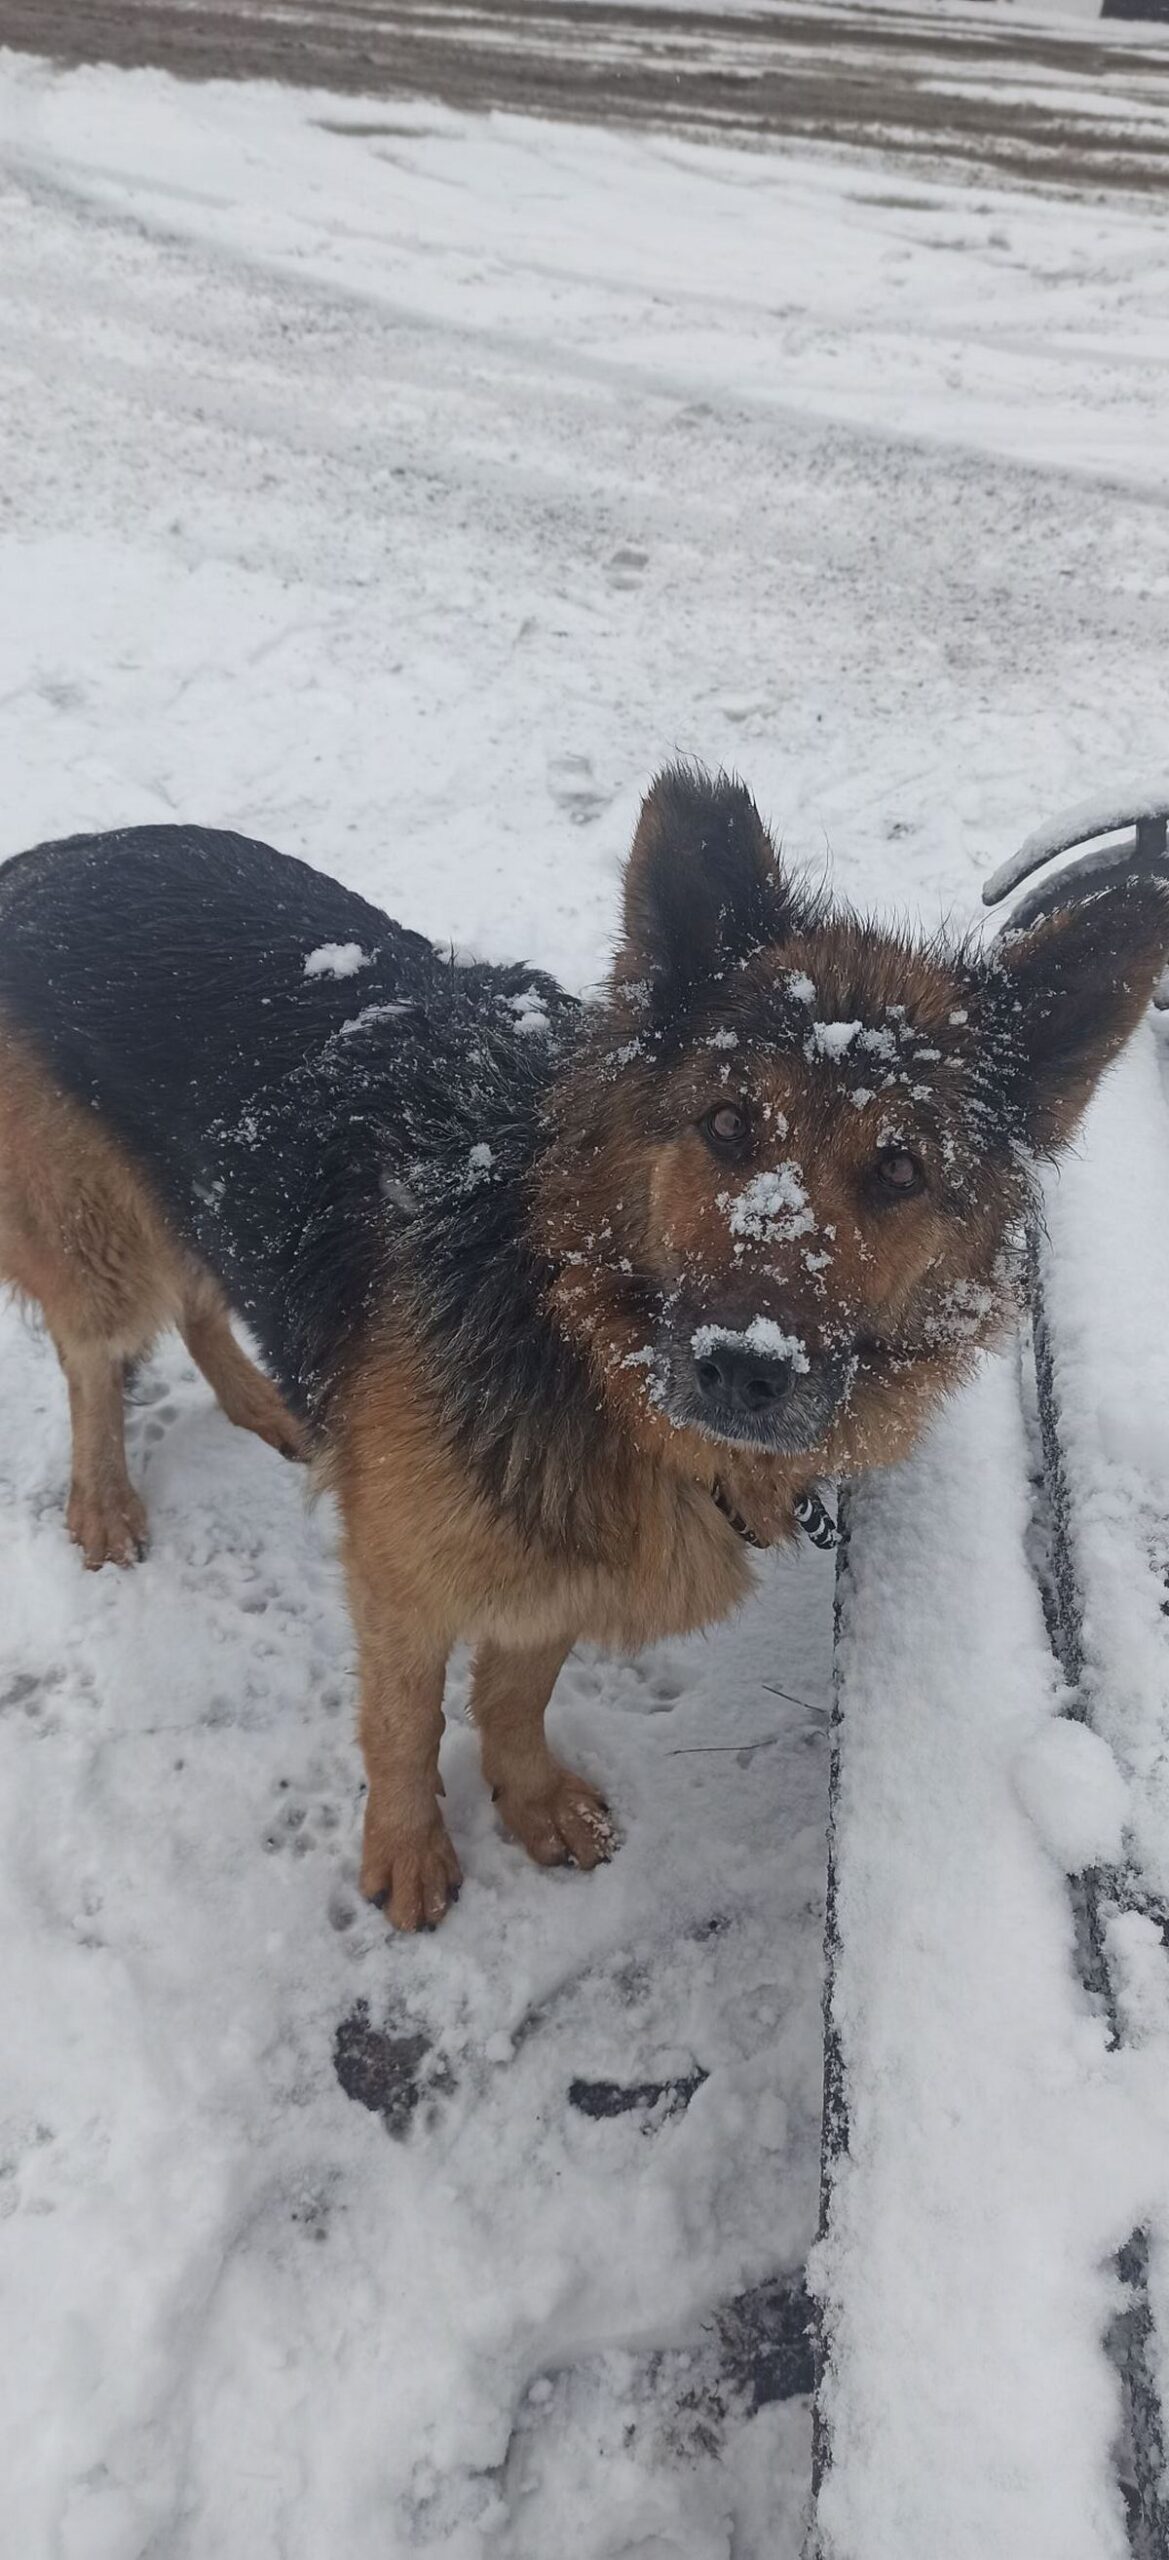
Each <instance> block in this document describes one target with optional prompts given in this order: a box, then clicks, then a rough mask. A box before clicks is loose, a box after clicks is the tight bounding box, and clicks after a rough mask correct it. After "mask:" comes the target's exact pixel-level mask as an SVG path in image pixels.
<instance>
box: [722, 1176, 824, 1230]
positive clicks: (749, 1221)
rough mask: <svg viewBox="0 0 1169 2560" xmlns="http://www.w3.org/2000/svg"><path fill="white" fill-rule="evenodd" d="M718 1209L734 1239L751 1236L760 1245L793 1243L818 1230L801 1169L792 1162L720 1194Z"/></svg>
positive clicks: (752, 1177)
mask: <svg viewBox="0 0 1169 2560" xmlns="http://www.w3.org/2000/svg"><path fill="white" fill-rule="evenodd" d="M718 1205H719V1207H720V1209H722V1210H724V1211H725V1213H726V1221H727V1225H728V1227H729V1228H730V1231H731V1234H732V1235H733V1236H740V1237H743V1236H750V1237H753V1238H754V1239H755V1241H756V1242H757V1243H763V1244H780V1243H786V1242H790V1240H791V1239H792V1238H793V1237H795V1236H804V1235H809V1234H811V1233H812V1232H813V1230H814V1228H815V1223H816V1222H815V1219H814V1217H813V1215H812V1208H811V1203H810V1201H809V1199H808V1195H807V1192H806V1191H805V1189H804V1185H803V1182H802V1180H801V1178H800V1168H799V1166H798V1165H797V1164H793V1163H791V1162H790V1161H789V1162H787V1163H786V1164H778V1165H768V1166H766V1167H765V1168H764V1169H763V1171H762V1172H760V1173H754V1174H752V1176H751V1179H750V1181H749V1182H744V1183H743V1184H742V1186H741V1188H740V1189H739V1190H738V1191H720V1193H719V1195H718Z"/></svg>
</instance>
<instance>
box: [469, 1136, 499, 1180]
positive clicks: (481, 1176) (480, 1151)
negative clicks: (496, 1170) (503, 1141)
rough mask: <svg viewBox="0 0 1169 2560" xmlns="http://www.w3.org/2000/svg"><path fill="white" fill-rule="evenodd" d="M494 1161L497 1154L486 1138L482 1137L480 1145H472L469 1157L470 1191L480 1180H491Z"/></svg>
mask: <svg viewBox="0 0 1169 2560" xmlns="http://www.w3.org/2000/svg"><path fill="white" fill-rule="evenodd" d="M494 1162H495V1156H494V1153H493V1151H492V1149H491V1148H490V1147H489V1146H488V1145H487V1143H486V1140H485V1139H482V1138H481V1139H480V1140H479V1143H478V1145H477V1146H474V1147H472V1149H471V1151H470V1154H469V1155H468V1157H467V1189H468V1191H472V1190H474V1188H475V1185H476V1183H478V1182H488V1181H490V1179H491V1168H492V1166H493V1164H494Z"/></svg>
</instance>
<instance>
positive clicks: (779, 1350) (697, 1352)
mask: <svg viewBox="0 0 1169 2560" xmlns="http://www.w3.org/2000/svg"><path fill="white" fill-rule="evenodd" d="M744 1346H745V1347H746V1348H747V1349H748V1350H749V1351H759V1352H762V1353H763V1355H764V1356H765V1358H767V1359H768V1360H790V1362H791V1364H792V1367H793V1369H795V1370H797V1371H798V1373H799V1375H800V1376H801V1377H804V1376H806V1375H807V1372H808V1370H809V1369H810V1368H811V1365H812V1364H811V1361H810V1360H809V1358H808V1353H807V1348H806V1346H805V1344H804V1343H803V1342H801V1340H800V1337H799V1335H798V1333H785V1332H784V1330H783V1327H782V1325H778V1324H776V1322H775V1320H774V1318H773V1317H772V1316H752V1318H751V1322H750V1324H749V1325H746V1326H744V1327H743V1328H742V1330H741V1331H739V1332H736V1330H735V1328H734V1326H733V1325H726V1324H700V1325H698V1326H697V1327H696V1329H695V1331H694V1332H693V1333H692V1334H691V1336H690V1348H691V1350H692V1351H693V1353H694V1357H695V1359H696V1360H709V1358H710V1355H711V1352H712V1351H717V1350H718V1349H719V1348H720V1347H721V1348H722V1349H724V1350H725V1349H727V1348H728V1347H729V1348H731V1349H732V1350H736V1351H737V1350H741V1349H742V1348H743V1347H744Z"/></svg>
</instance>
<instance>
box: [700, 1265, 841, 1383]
mask: <svg viewBox="0 0 1169 2560" xmlns="http://www.w3.org/2000/svg"><path fill="white" fill-rule="evenodd" d="M805 1259H806V1257H805ZM743 1343H746V1345H747V1348H748V1349H749V1350H751V1351H762V1352H765V1353H766V1355H767V1357H768V1358H769V1359H772V1360H790V1362H791V1364H792V1367H793V1369H796V1370H798V1371H799V1372H800V1373H801V1374H803V1373H805V1372H806V1371H807V1370H808V1369H809V1368H810V1366H811V1363H810V1361H809V1359H808V1350H807V1344H806V1343H803V1342H801V1340H800V1338H799V1335H798V1334H795V1333H785V1332H784V1330H783V1327H782V1325H778V1324H776V1322H775V1319H774V1317H773V1316H752V1318H751V1322H750V1324H748V1325H744V1326H742V1327H741V1329H740V1330H739V1331H738V1332H736V1331H735V1329H734V1327H733V1326H728V1325H725V1324H700V1325H699V1326H698V1328H697V1330H696V1331H695V1332H694V1333H692V1334H691V1336H690V1347H691V1350H692V1351H693V1353H694V1356H695V1359H696V1360H705V1359H708V1358H709V1355H710V1353H711V1352H712V1351H716V1350H717V1349H718V1348H719V1346H720V1345H722V1346H724V1347H731V1348H737V1347H738V1346H739V1345H740V1344H743Z"/></svg>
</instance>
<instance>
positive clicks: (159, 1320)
mask: <svg viewBox="0 0 1169 2560" xmlns="http://www.w3.org/2000/svg"><path fill="white" fill-rule="evenodd" d="M0 1282H3V1283H6V1284H7V1286H8V1287H9V1288H12V1289H14V1290H16V1291H17V1292H18V1294H19V1295H20V1296H21V1297H24V1298H27V1299H29V1300H31V1301H32V1303H33V1304H35V1305H36V1306H39V1307H40V1309H41V1310H42V1313H43V1315H44V1318H45V1323H46V1325H47V1327H48V1330H49V1333H50V1334H51V1336H52V1339H53V1342H54V1345H55V1347H56V1351H57V1357H58V1359H59V1360H60V1363H61V1367H62V1369H63V1370H64V1373H65V1378H66V1382H67V1384H68V1389H69V1408H70V1416H71V1420H72V1426H73V1474H72V1482H71V1485H70V1491H69V1502H68V1508H67V1512H66V1519H67V1523H68V1528H69V1534H70V1536H71V1537H72V1538H73V1539H74V1540H75V1542H76V1544H77V1545H78V1546H79V1547H80V1549H81V1552H82V1555H83V1557H84V1559H85V1562H86V1564H87V1565H88V1566H90V1567H91V1568H92V1569H94V1570H96V1569H97V1568H98V1567H99V1566H101V1565H103V1564H121V1565H126V1564H132V1563H134V1561H135V1559H136V1558H137V1557H138V1556H140V1555H142V1554H143V1553H144V1552H145V1547H146V1536H147V1531H146V1514H145V1511H144V1509H143V1506H142V1502H141V1500H140V1498H139V1496H138V1494H137V1493H135V1491H134V1488H133V1486H132V1485H131V1483H130V1479H129V1475H128V1473H127V1470H126V1451H125V1440H124V1416H123V1407H124V1394H123V1390H124V1381H125V1372H126V1368H127V1366H128V1364H129V1363H130V1362H131V1361H133V1360H136V1359H139V1358H141V1356H142V1355H143V1353H145V1352H146V1351H148V1350H149V1349H150V1346H151V1343H152V1342H153V1341H154V1340H155V1339H156V1337H157V1336H158V1335H159V1334H160V1333H162V1332H163V1331H164V1330H165V1329H166V1327H167V1326H168V1325H174V1326H177V1328H178V1330H179V1332H180V1333H181V1334H182V1335H183V1338H184V1340H185V1341H186V1344H187V1347H188V1349H189V1351H190V1353H191V1357H192V1359H193V1360H194V1361H195V1362H196V1363H197V1365H198V1367H199V1368H200V1369H201V1370H202V1372H203V1375H204V1377H205V1378H206V1379H207V1381H208V1383H209V1385H210V1386H212V1387H213V1388H214V1390H215V1393H216V1395H217V1396H218V1397H219V1400H220V1403H221V1404H222V1406H223V1409H224V1411H225V1413H226V1414H227V1415H228V1417H229V1419H230V1420H231V1421H232V1422H236V1423H239V1424H240V1425H241V1427H242V1428H243V1429H244V1430H246V1431H254V1432H256V1433H258V1435H259V1437H260V1438H261V1439H262V1440H267V1441H268V1442H270V1444H271V1446H272V1447H273V1448H276V1449H280V1450H281V1451H282V1452H283V1454H284V1455H285V1456H288V1457H292V1456H296V1455H299V1454H300V1435H299V1432H298V1430H297V1426H296V1424H295V1423H294V1421H293V1420H292V1417H291V1415H290V1414H289V1413H288V1412H287V1411H286V1409H285V1406H284V1404H283V1402H282V1400H281V1398H280V1397H279V1396H278V1394H277V1392H276V1389H275V1388H274V1387H273V1386H272V1384H271V1382H270V1380H269V1379H267V1378H265V1377H263V1376H261V1373H260V1371H259V1370H258V1369H257V1368H255V1367H254V1365H253V1363H252V1362H251V1361H250V1360H249V1359H248V1358H247V1357H246V1355H245V1353H244V1352H243V1351H241V1349H240V1347H239V1344H238V1343H237V1342H236V1340H235V1337H234V1335H233V1333H232V1331H231V1326H230V1323H229V1321H228V1313H227V1307H226V1304H225V1301H224V1298H223V1294H222V1291H221V1290H220V1288H219V1286H218V1283H217V1282H216V1281H215V1280H214V1279H213V1278H212V1277H211V1274H210V1272H208V1271H206V1270H204V1269H203V1268H202V1267H201V1266H200V1265H199V1264H197V1263H196V1262H195V1261H194V1260H193V1259H192V1257H191V1256H190V1255H189V1254H187V1253H186V1252H185V1251H184V1250H183V1248H182V1247H181V1246H180V1245H179V1244H178V1243H177V1242H176V1241H175V1239H174V1238H173V1237H172V1235H171V1234H170V1232H169V1230H168V1227H167V1225H166V1221H165V1219H164V1217H163V1215H162V1212H161V1210H160V1209H159V1208H158V1207H157V1205H156V1203H155V1202H154V1201H153V1200H152V1198H151V1196H150V1191H149V1186H148V1184H147V1183H146V1182H145V1180H144V1179H143V1177H142V1176H141V1175H140V1174H139V1173H138V1172H137V1171H136V1169H135V1168H134V1167H133V1166H132V1165H131V1164H130V1163H129V1162H128V1160H127V1158H126V1156H125V1154H124V1152H123V1150H122V1149H121V1148H120V1147H119V1146H118V1145H117V1143H116V1141H115V1140H114V1139H113V1138H112V1137H111V1136H110V1135H109V1133H108V1131H107V1130H106V1129H105V1128H104V1127H103V1126H102V1124H101V1123H100V1121H98V1120H97V1119H95V1118H94V1117H93V1116H92V1115H91V1114H88V1113H86V1112H85V1111H84V1110H83V1109H82V1108H81V1106H80V1105H79V1104H77V1103H75V1102H73V1101H71V1100H69V1099H68V1098H67V1096H65V1095H64V1094H62V1093H60V1092H58V1091H57V1089H56V1088H55V1086H54V1085H53V1083H52V1080H51V1078H50V1077H49V1076H48V1075H47V1073H46V1071H45V1069H44V1068H43V1067H42V1066H41V1065H40V1063H39V1062H38V1061H37V1060H36V1059H35V1058H34V1057H33V1056H32V1054H31V1052H30V1051H29V1049H28V1047H27V1046H26V1044H25V1043H24V1042H22V1041H21V1040H20V1039H19V1038H18V1037H16V1036H15V1035H14V1034H13V1033H12V1032H10V1031H8V1030H7V1029H5V1028H4V1027H3V1025H0Z"/></svg>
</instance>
